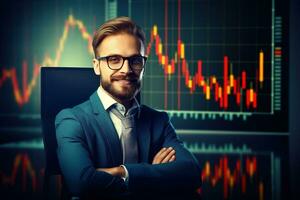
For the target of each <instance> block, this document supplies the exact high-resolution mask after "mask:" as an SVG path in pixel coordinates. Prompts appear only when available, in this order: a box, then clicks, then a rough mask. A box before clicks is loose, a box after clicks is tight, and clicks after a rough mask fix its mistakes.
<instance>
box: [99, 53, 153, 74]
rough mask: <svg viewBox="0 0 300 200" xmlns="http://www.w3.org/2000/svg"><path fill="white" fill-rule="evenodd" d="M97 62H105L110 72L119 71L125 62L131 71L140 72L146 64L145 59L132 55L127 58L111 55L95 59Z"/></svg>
mask: <svg viewBox="0 0 300 200" xmlns="http://www.w3.org/2000/svg"><path fill="white" fill-rule="evenodd" d="M96 59H97V60H106V62H107V65H108V67H109V68H110V69H112V70H119V69H121V68H122V67H123V65H124V62H125V60H128V64H129V66H130V67H131V69H132V70H135V71H139V70H142V69H143V68H144V66H145V64H146V61H147V57H145V56H141V55H133V56H129V57H123V56H121V55H111V56H104V57H96Z"/></svg>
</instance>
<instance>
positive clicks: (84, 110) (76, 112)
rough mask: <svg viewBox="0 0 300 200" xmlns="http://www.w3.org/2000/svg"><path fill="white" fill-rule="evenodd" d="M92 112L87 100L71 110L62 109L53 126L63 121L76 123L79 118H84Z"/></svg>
mask: <svg viewBox="0 0 300 200" xmlns="http://www.w3.org/2000/svg"><path fill="white" fill-rule="evenodd" d="M91 112H92V106H91V102H90V100H87V101H85V102H83V103H81V104H78V105H76V106H74V107H72V108H65V109H62V110H61V111H60V112H59V113H58V114H57V115H56V117H55V124H58V123H60V122H61V121H63V120H67V119H70V120H76V121H78V120H79V119H78V118H79V117H81V116H84V115H86V114H88V113H91Z"/></svg>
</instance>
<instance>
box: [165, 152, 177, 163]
mask: <svg viewBox="0 0 300 200" xmlns="http://www.w3.org/2000/svg"><path fill="white" fill-rule="evenodd" d="M175 153H176V152H175V150H174V149H173V150H172V151H170V153H169V154H168V155H166V157H164V159H163V160H162V161H161V163H166V162H169V160H170V159H171V157H172V156H173V155H175Z"/></svg>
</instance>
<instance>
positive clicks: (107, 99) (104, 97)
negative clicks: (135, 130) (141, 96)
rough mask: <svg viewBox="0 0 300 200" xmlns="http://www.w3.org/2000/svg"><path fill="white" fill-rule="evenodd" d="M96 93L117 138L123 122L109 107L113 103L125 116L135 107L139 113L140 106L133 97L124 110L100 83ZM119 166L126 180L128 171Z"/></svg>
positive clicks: (120, 132)
mask: <svg viewBox="0 0 300 200" xmlns="http://www.w3.org/2000/svg"><path fill="white" fill-rule="evenodd" d="M97 94H98V97H99V99H100V101H101V103H102V104H103V107H104V109H105V110H106V111H107V112H108V114H109V116H110V118H111V120H112V122H113V125H114V127H115V129H116V132H117V133H118V136H119V138H121V134H122V126H123V124H122V122H121V120H120V119H119V118H118V117H117V116H116V115H115V114H114V113H112V112H111V111H110V107H111V106H113V105H115V106H116V108H117V110H118V111H119V112H120V113H121V114H122V115H124V116H126V115H127V113H130V111H132V110H134V109H136V108H137V109H138V113H137V114H138V115H139V114H140V106H139V103H138V101H137V100H136V99H135V98H134V102H133V105H132V106H131V107H130V108H129V109H128V110H126V108H125V106H123V105H122V104H120V103H118V102H117V101H116V100H115V99H114V98H112V97H111V96H110V95H109V94H108V92H106V91H105V90H104V89H103V87H102V86H101V85H100V86H99V87H98V90H97ZM121 166H122V167H123V168H124V169H125V177H124V180H126V181H128V178H129V175H128V171H127V169H126V167H125V166H124V165H121Z"/></svg>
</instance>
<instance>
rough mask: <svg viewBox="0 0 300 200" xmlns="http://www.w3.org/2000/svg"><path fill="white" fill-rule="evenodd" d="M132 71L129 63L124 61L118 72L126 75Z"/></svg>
mask: <svg viewBox="0 0 300 200" xmlns="http://www.w3.org/2000/svg"><path fill="white" fill-rule="evenodd" d="M131 71H132V69H131V67H130V66H129V62H128V59H126V60H125V61H124V64H123V66H122V68H121V69H120V72H123V73H125V74H126V73H128V72H131Z"/></svg>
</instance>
